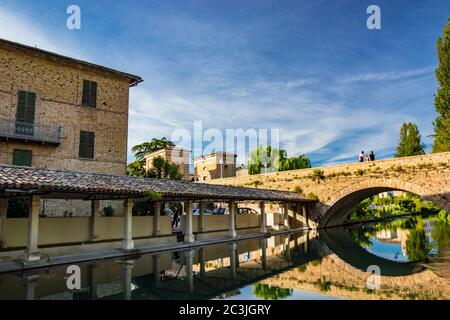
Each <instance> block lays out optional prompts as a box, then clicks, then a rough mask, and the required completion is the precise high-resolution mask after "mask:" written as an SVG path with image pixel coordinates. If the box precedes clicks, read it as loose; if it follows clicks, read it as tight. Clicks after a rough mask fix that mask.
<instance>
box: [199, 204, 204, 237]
mask: <svg viewBox="0 0 450 320" xmlns="http://www.w3.org/2000/svg"><path fill="white" fill-rule="evenodd" d="M198 210H199V214H198V232H199V233H202V232H203V231H205V230H204V229H205V221H204V219H205V203H204V202H200V203H199V204H198Z"/></svg>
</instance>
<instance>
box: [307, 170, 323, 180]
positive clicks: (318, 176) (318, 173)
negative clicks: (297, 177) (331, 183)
mask: <svg viewBox="0 0 450 320" xmlns="http://www.w3.org/2000/svg"><path fill="white" fill-rule="evenodd" d="M308 178H310V179H311V180H313V181H317V182H318V183H320V181H321V180H325V178H326V177H325V173H324V171H323V170H320V169H314V170H313V172H312V174H310V175H309V176H308Z"/></svg>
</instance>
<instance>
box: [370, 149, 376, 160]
mask: <svg viewBox="0 0 450 320" xmlns="http://www.w3.org/2000/svg"><path fill="white" fill-rule="evenodd" d="M369 159H370V161H375V153H373V151H370V154H369Z"/></svg>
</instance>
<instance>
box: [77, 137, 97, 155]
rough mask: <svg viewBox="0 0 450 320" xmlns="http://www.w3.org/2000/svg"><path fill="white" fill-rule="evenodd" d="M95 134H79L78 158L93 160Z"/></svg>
mask: <svg viewBox="0 0 450 320" xmlns="http://www.w3.org/2000/svg"><path fill="white" fill-rule="evenodd" d="M94 145H95V133H94V132H88V131H81V132H80V151H79V156H80V158H88V159H93V158H94Z"/></svg>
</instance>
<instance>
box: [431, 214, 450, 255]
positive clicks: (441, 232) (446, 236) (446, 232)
mask: <svg viewBox="0 0 450 320" xmlns="http://www.w3.org/2000/svg"><path fill="white" fill-rule="evenodd" d="M431 237H432V238H433V240H434V241H435V242H436V244H437V247H438V249H439V248H443V247H447V246H450V215H448V214H447V213H446V212H445V211H444V210H442V211H441V212H439V215H438V218H437V219H436V220H435V221H433V231H432V232H431Z"/></svg>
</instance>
